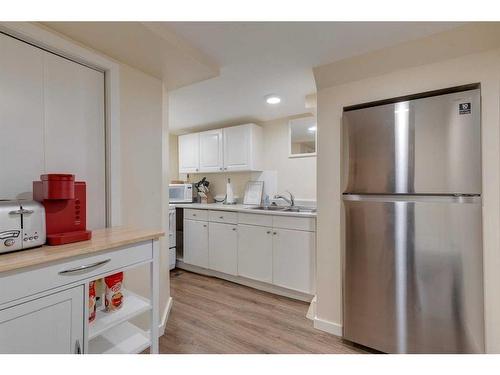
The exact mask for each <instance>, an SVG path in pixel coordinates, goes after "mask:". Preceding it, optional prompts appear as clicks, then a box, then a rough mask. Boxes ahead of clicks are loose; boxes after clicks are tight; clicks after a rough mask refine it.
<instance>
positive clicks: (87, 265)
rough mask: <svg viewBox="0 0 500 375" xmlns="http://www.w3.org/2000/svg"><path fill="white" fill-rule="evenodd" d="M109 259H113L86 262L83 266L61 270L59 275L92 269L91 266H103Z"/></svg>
mask: <svg viewBox="0 0 500 375" xmlns="http://www.w3.org/2000/svg"><path fill="white" fill-rule="evenodd" d="M109 261H111V259H106V260H101V261H99V262H95V263H92V264H85V265H83V266H78V267H75V268H70V269H67V270H64V271H59V275H67V274H72V273H75V272H82V271H86V270H88V269H91V268H96V267H99V266H102V265H103V264H106V263H108V262H109Z"/></svg>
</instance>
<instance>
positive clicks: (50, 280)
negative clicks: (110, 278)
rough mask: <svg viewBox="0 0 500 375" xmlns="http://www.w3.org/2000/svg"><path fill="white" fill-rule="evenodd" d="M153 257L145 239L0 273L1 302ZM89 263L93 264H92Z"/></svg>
mask: <svg viewBox="0 0 500 375" xmlns="http://www.w3.org/2000/svg"><path fill="white" fill-rule="evenodd" d="M26 251H29V250H26ZM152 257H153V245H152V241H145V242H140V243H137V244H133V245H128V246H124V247H120V248H118V249H115V250H110V251H105V252H101V253H97V254H96V255H91V256H83V257H78V258H73V260H70V261H65V262H59V263H55V264H51V265H46V266H44V265H42V266H40V267H39V268H35V269H26V271H22V270H20V271H18V272H15V273H10V272H5V273H4V274H0V285H1V293H0V305H1V304H3V303H6V302H10V301H13V300H15V299H19V298H24V297H27V296H30V295H33V294H36V293H40V292H43V291H46V290H49V289H52V288H57V287H60V286H63V285H66V284H71V283H74V282H77V281H79V280H84V279H87V278H89V277H93V276H97V275H100V274H102V273H107V272H111V271H113V270H118V269H120V268H123V267H126V266H128V265H132V264H135V263H140V262H143V261H147V260H149V259H152ZM92 265H95V266H93V267H92ZM83 266H89V267H88V268H85V269H82V270H80V271H73V272H72V271H71V270H73V269H76V268H79V267H83ZM65 271H69V272H65Z"/></svg>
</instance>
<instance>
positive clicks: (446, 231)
mask: <svg viewBox="0 0 500 375" xmlns="http://www.w3.org/2000/svg"><path fill="white" fill-rule="evenodd" d="M343 203H344V206H345V212H346V217H345V220H346V228H347V231H346V238H345V242H346V244H345V254H344V262H345V264H344V268H345V273H344V314H343V315H344V319H343V320H344V328H343V329H344V333H343V335H344V338H346V339H348V340H350V341H353V342H356V343H359V344H362V345H365V346H368V347H371V348H374V349H377V350H380V351H383V352H387V353H483V352H484V320H483V285H482V283H483V277H482V268H483V258H482V250H481V198H480V197H456V198H455V197H415V196H413V197H412V196H396V197H394V196H392V197H391V196H355V195H346V196H344V202H343Z"/></svg>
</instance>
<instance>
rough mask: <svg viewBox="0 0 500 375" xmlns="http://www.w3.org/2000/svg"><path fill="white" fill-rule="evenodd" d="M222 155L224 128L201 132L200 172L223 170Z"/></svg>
mask: <svg viewBox="0 0 500 375" xmlns="http://www.w3.org/2000/svg"><path fill="white" fill-rule="evenodd" d="M222 156H223V153H222V129H217V130H209V131H206V132H202V133H200V172H220V171H222V168H223V167H224V165H223V162H222Z"/></svg>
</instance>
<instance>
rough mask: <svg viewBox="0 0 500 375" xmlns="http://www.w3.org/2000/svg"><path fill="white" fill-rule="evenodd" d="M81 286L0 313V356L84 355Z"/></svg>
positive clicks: (82, 292) (82, 289)
mask: <svg viewBox="0 0 500 375" xmlns="http://www.w3.org/2000/svg"><path fill="white" fill-rule="evenodd" d="M83 301H84V287H83V285H80V286H76V287H73V288H71V289H68V290H64V291H62V292H58V293H55V294H51V295H48V296H45V297H41V298H37V299H34V300H31V301H29V302H24V303H21V304H19V305H15V306H13V307H10V308H6V309H3V310H0V353H5V354H9V353H10V354H19V353H25V354H34V353H40V354H49V353H50V354H71V353H75V354H78V353H81V352H83V347H82V345H83V324H84V321H83V319H84V318H83V312H84V306H83Z"/></svg>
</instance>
